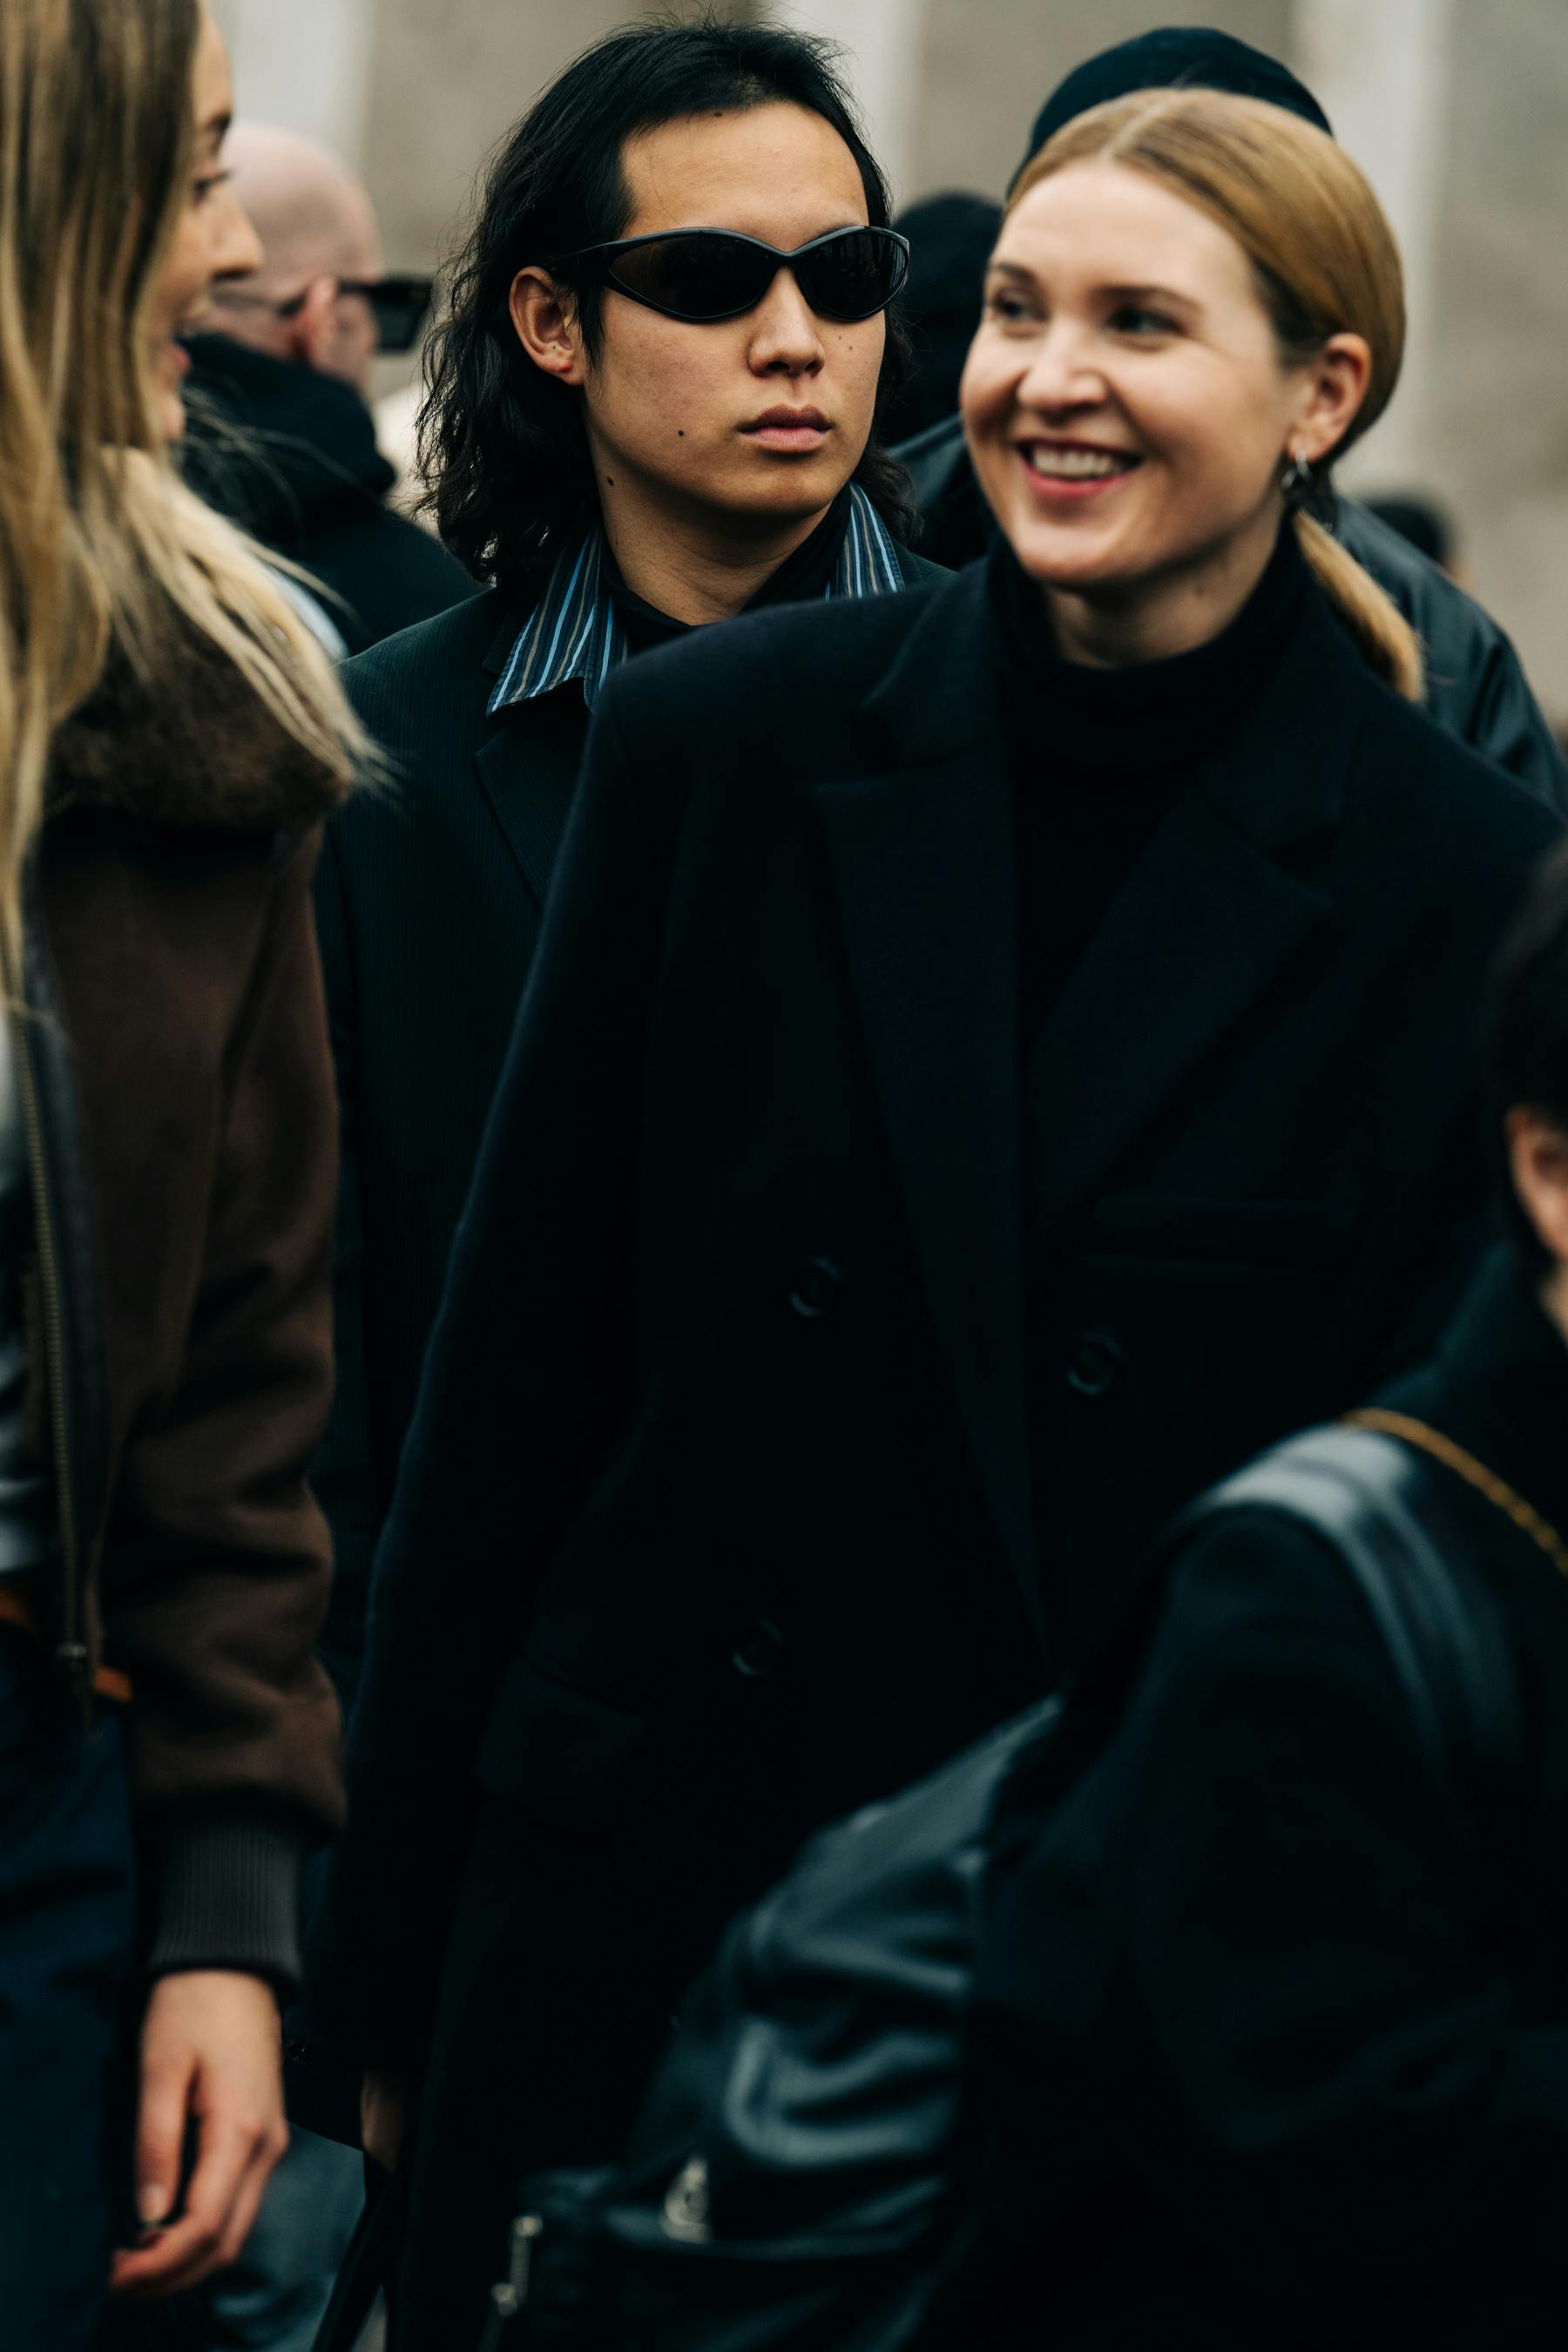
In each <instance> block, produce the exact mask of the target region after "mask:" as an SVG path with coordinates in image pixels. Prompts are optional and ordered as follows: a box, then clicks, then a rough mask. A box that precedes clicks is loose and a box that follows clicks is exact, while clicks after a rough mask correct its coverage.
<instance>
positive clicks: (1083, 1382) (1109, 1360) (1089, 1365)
mask: <svg viewBox="0 0 1568 2352" xmlns="http://www.w3.org/2000/svg"><path fill="white" fill-rule="evenodd" d="M1120 1371H1121V1349H1120V1348H1119V1347H1118V1346H1117V1344H1116V1342H1115V1340H1114V1339H1108V1338H1107V1336H1106V1334H1105V1333H1104V1332H1103V1331H1086V1332H1085V1333H1084V1334H1083V1336H1082V1338H1081V1339H1079V1343H1078V1346H1077V1347H1076V1348H1075V1349H1074V1350H1073V1358H1072V1361H1071V1363H1070V1364H1069V1365H1068V1388H1069V1389H1076V1390H1077V1391H1078V1392H1079V1396H1086V1397H1098V1396H1103V1395H1104V1394H1105V1391H1106V1390H1107V1389H1108V1388H1110V1384H1111V1382H1112V1381H1114V1380H1115V1378H1116V1376H1117V1374H1118V1373H1119V1372H1120Z"/></svg>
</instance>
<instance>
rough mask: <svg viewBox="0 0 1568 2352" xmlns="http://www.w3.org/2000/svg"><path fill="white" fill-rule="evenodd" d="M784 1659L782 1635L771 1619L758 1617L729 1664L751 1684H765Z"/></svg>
mask: <svg viewBox="0 0 1568 2352" xmlns="http://www.w3.org/2000/svg"><path fill="white" fill-rule="evenodd" d="M783 1657H784V1635H783V1634H782V1633H780V1632H779V1629H778V1627H777V1626H776V1625H775V1624H774V1623H773V1619H772V1618H771V1617H759V1618H758V1620H757V1622H756V1623H755V1624H754V1625H753V1626H752V1629H751V1632H750V1633H748V1634H747V1635H746V1638H745V1640H744V1641H743V1642H742V1643H741V1646H740V1648H739V1649H738V1650H737V1651H736V1652H735V1654H734V1655H733V1657H732V1658H731V1661H730V1664H731V1665H732V1666H733V1667H734V1669H735V1672H736V1673H737V1674H738V1675H745V1677H746V1680H747V1681H748V1682H752V1683H761V1682H766V1680H767V1678H768V1676H769V1675H773V1674H776V1673H777V1672H778V1669H779V1664H780V1662H781V1661H782V1659H783Z"/></svg>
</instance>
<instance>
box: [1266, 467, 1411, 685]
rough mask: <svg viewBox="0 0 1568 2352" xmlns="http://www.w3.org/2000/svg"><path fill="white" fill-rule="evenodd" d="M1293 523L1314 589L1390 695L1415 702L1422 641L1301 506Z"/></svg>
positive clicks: (1382, 592) (1383, 593)
mask: <svg viewBox="0 0 1568 2352" xmlns="http://www.w3.org/2000/svg"><path fill="white" fill-rule="evenodd" d="M1293 520H1294V522H1295V526H1296V536H1297V538H1298V539H1299V540H1300V543H1301V552H1302V554H1303V555H1304V556H1305V557H1306V559H1307V562H1309V564H1310V566H1311V569H1312V572H1313V575H1314V577H1315V578H1316V580H1317V583H1318V585H1319V587H1320V588H1321V590H1322V592H1323V593H1324V595H1325V596H1327V598H1328V600H1329V602H1330V604H1331V605H1332V606H1333V608H1334V610H1335V612H1336V613H1337V614H1339V616H1340V618H1341V620H1342V621H1343V622H1344V624H1345V625H1346V627H1347V628H1348V629H1349V631H1350V633H1351V635H1352V637H1353V638H1354V639H1355V641H1356V644H1357V645H1358V646H1360V647H1361V650H1362V652H1363V655H1364V656H1365V657H1366V659H1367V661H1368V662H1369V663H1370V664H1371V666H1372V667H1373V669H1374V670H1375V671H1376V672H1377V674H1378V676H1379V677H1381V678H1384V679H1385V680H1386V682H1387V683H1388V684H1389V685H1390V686H1391V687H1392V688H1394V692H1395V694H1402V695H1403V696H1404V697H1405V701H1406V702H1420V701H1421V700H1422V699H1423V698H1425V695H1426V660H1425V658H1424V656H1423V655H1422V651H1421V640H1420V638H1419V637H1418V636H1417V635H1416V634H1415V630H1414V629H1413V628H1412V627H1411V625H1410V624H1409V622H1408V621H1407V620H1406V619H1405V615H1404V614H1403V613H1402V612H1401V611H1400V609H1399V607H1398V605H1397V604H1395V603H1394V599H1393V597H1392V596H1391V595H1390V594H1389V593H1388V591H1387V590H1386V589H1385V588H1380V587H1379V586H1378V584H1377V582H1376V581H1375V580H1374V579H1373V576H1372V574H1371V572H1367V571H1365V570H1363V567H1362V565H1361V564H1359V563H1358V562H1356V560H1355V557H1354V556H1353V555H1352V554H1351V553H1350V552H1349V551H1347V550H1346V549H1345V548H1342V546H1341V545H1340V543H1339V541H1338V540H1337V539H1335V538H1334V537H1333V535H1332V533H1331V532H1330V531H1327V530H1324V529H1323V526H1322V524H1321V522H1317V521H1315V520H1313V518H1312V517H1311V516H1310V514H1308V513H1306V512H1305V511H1304V510H1303V509H1300V508H1298V509H1297V511H1296V514H1295V516H1294V518H1293Z"/></svg>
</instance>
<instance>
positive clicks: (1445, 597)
mask: <svg viewBox="0 0 1568 2352" xmlns="http://www.w3.org/2000/svg"><path fill="white" fill-rule="evenodd" d="M1331 521H1332V527H1333V531H1334V536H1335V537H1336V538H1337V539H1338V541H1339V542H1340V544H1341V546H1342V547H1343V548H1344V549H1345V550H1346V551H1348V552H1349V553H1350V554H1352V555H1353V556H1354V557H1355V559H1356V562H1358V563H1360V564H1361V565H1363V568H1364V569H1365V570H1366V571H1368V572H1371V574H1372V576H1373V579H1374V580H1375V581H1377V583H1379V585H1380V586H1382V587H1384V588H1386V589H1387V591H1388V593H1389V594H1390V595H1391V596H1392V597H1393V599H1394V603H1395V604H1397V605H1398V607H1399V609H1400V611H1401V612H1402V613H1403V614H1404V615H1405V619H1406V620H1407V621H1408V622H1409V623H1410V625H1411V626H1412V627H1413V628H1414V629H1415V633H1416V635H1418V636H1419V637H1420V639H1421V642H1422V645H1423V646H1424V647H1425V649H1426V708H1427V710H1428V711H1429V712H1430V714H1431V716H1432V717H1433V718H1434V719H1436V721H1437V724H1438V725H1439V726H1440V727H1446V728H1447V730H1448V731H1449V733H1450V734H1453V735H1457V736H1458V738H1459V739H1460V740H1461V741H1462V742H1465V743H1468V744H1469V745H1470V746H1471V748H1472V750H1474V751H1479V752H1480V754H1481V756H1482V758H1483V759H1487V760H1490V761H1492V762H1493V764H1494V765H1495V766H1497V767H1500V768H1503V769H1506V770H1507V772H1508V773H1509V774H1510V776H1514V777H1517V779H1518V781H1519V782H1521V784H1523V785H1525V786H1526V787H1527V789H1528V790H1529V791H1531V792H1532V793H1534V794H1535V796H1536V798H1537V799H1538V800H1542V801H1544V802H1545V803H1546V805H1547V807H1548V808H1551V809H1553V810H1555V812H1556V813H1557V814H1558V815H1559V816H1568V762H1565V761H1564V760H1563V753H1562V752H1561V751H1559V749H1558V747H1557V743H1556V740H1555V739H1554V738H1553V736H1552V730H1551V728H1550V727H1549V726H1548V725H1547V722H1546V719H1545V716H1544V714H1543V712H1542V709H1541V707H1540V705H1539V704H1538V703H1537V701H1536V699H1535V698H1534V696H1533V695H1532V694H1531V690H1530V688H1529V686H1528V684H1527V683H1526V680H1525V676H1524V671H1523V669H1522V668H1521V665H1520V659H1519V656H1518V655H1517V654H1516V653H1515V651H1514V649H1513V646H1511V644H1510V642H1509V639H1508V638H1507V637H1506V636H1505V635H1504V634H1503V632H1502V631H1501V629H1500V628H1499V626H1498V625H1497V623H1496V622H1495V621H1494V620H1493V619H1492V618H1491V616H1490V614H1488V613H1485V612H1483V611H1482V610H1481V607H1480V606H1479V604H1476V603H1475V602H1474V600H1473V599H1472V598H1470V597H1468V596H1467V595H1466V593H1465V592H1464V590H1463V589H1462V588H1460V587H1459V586H1458V585H1457V583H1455V582H1454V581H1452V580H1450V579H1449V578H1448V576H1447V572H1442V571H1440V570H1439V569H1438V567H1437V566H1436V564H1435V563H1433V562H1430V561H1429V560H1428V559H1427V557H1426V556H1425V555H1423V554H1422V553H1421V551H1420V550H1419V548H1415V547H1412V546H1411V545H1410V544H1409V542H1408V541H1405V540H1403V539H1401V538H1400V536H1399V534H1398V532H1397V531H1396V530H1391V529H1390V527H1389V526H1388V524H1387V523H1385V522H1384V521H1383V520H1381V519H1380V518H1379V517H1378V516H1376V515H1374V514H1372V513H1369V511H1368V510H1367V509H1366V508H1365V507H1362V506H1357V505H1356V504H1355V502H1354V500H1353V499H1338V500H1336V501H1335V506H1334V511H1333V514H1332V517H1331Z"/></svg>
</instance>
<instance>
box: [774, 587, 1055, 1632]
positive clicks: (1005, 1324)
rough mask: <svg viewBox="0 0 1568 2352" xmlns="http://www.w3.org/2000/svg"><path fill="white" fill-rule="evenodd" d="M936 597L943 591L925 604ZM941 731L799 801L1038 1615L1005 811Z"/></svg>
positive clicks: (967, 1413) (1012, 1558) (998, 1498)
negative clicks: (834, 907) (810, 800)
mask: <svg viewBox="0 0 1568 2352" xmlns="http://www.w3.org/2000/svg"><path fill="white" fill-rule="evenodd" d="M951 602H952V592H948V593H945V594H944V595H943V596H942V598H941V599H939V600H938V604H939V607H950V606H951ZM943 619H944V624H945V625H946V626H948V627H951V625H952V622H951V618H950V617H949V616H947V615H944V616H943ZM928 626H929V624H922V625H921V629H920V630H919V631H917V633H916V635H917V637H923V636H924V635H926V632H927V627H928ZM939 642H940V632H939ZM914 653H915V640H914V639H911V641H910V646H909V647H908V648H907V653H906V656H901V657H900V664H899V665H898V667H899V669H900V671H902V672H904V673H905V674H906V675H911V676H912V675H918V674H919V667H920V665H919V660H918V658H917V659H916V660H915V661H914V662H913V663H912V664H911V662H910V659H909V658H908V656H912V655H914ZM949 658H951V648H950V649H949ZM960 674H961V675H964V674H965V673H964V672H963V668H962V667H961V670H960ZM949 675H950V676H951V675H952V673H951V672H950V673H949ZM965 701H966V704H968V706H969V707H970V708H971V709H973V702H972V699H971V698H969V697H967V696H966V697H965ZM910 715H912V714H910V713H909V712H906V713H905V714H904V716H905V717H906V718H908V717H910ZM948 716H949V717H951V714H948ZM900 731H902V730H900ZM944 739H945V740H944ZM916 740H920V730H918V729H917V730H916ZM925 740H927V741H929V742H930V743H931V747H932V749H933V750H934V751H935V754H936V756H935V757H934V758H932V759H931V760H930V761H922V763H921V764H920V765H918V766H917V765H900V766H897V767H887V768H883V769H881V770H879V771H878V772H873V773H871V774H870V775H868V776H863V777H861V778H860V779H858V781H856V782H847V783H823V784H819V785H817V786H816V795H815V796H816V803H817V806H818V809H819V811H820V814H821V817H822V821H823V824H824V827H825V829H826V838H827V846H828V855H829V861H830V865H831V868H832V874H833V880H834V886H835V889H836V893H837V902H838V913H839V919H840V926H841V930H842V936H843V940H844V947H845V952H846V955H847V961H848V965H849V970H850V974H851V984H852V987H853V991H854V997H855V1002H856V1006H857V1010H858V1017H859V1021H860V1024H861V1028H862V1030H863V1033H864V1036H865V1040H866V1045H867V1051H868V1057H869V1060H870V1064H871V1069H872V1074H873V1081H874V1085H875V1087H876V1093H877V1097H878V1101H879V1108H880V1110H881V1114H882V1118H883V1121H884V1124H885V1127H886V1129H887V1132H888V1135H889V1140H890V1143H891V1146H892V1153H893V1159H894V1162H895V1165H896V1167H897V1170H898V1174H899V1179H900V1185H901V1189H902V1194H903V1199H904V1202H905V1206H906V1208H907V1211H908V1214H909V1219H910V1227H911V1230H912V1234H913V1240H914V1247H915V1253H916V1258H917V1261H918V1264H919V1266H920V1269H921V1276H922V1284H923V1288H924V1291H925V1295H926V1298H927V1301H928V1303H929V1306H930V1309H931V1317H932V1320H933V1322H934V1324H935V1327H936V1338H937V1342H938V1348H939V1351H940V1354H941V1356H942V1362H943V1364H944V1366H945V1368H946V1370H947V1374H948V1379H949V1384H950V1389H951V1393H952V1402H953V1404H954V1407H955V1409H956V1412H957V1417H958V1420H959V1423H960V1425H961V1428H962V1430H963V1434H964V1438H965V1441H966V1445H967V1450H968V1452H969V1454H970V1457H971V1460H972V1463H973V1468H974V1472H975V1475H976V1477H977V1481H978V1484H979V1486H980V1489H981V1492H982V1495H983V1497H984V1504H985V1507H986V1509H987V1512H988V1515H989V1517H990V1519H991V1522H992V1524H993V1527H994V1531H995V1533H996V1536H997V1539H998V1543H999V1547H1000V1549H1001V1551H1002V1554H1003V1556H1004V1558H1005V1560H1006V1562H1007V1564H1008V1566H1009V1567H1010V1568H1011V1570H1013V1572H1014V1574H1015V1576H1016V1579H1017V1581H1018V1583H1019V1586H1020V1589H1021V1591H1023V1594H1024V1596H1025V1600H1026V1606H1027V1607H1028V1609H1029V1611H1030V1612H1031V1614H1033V1615H1034V1616H1035V1617H1036V1620H1037V1622H1039V1619H1038V1599H1037V1592H1036V1579H1035V1576H1034V1573H1033V1565H1032V1560H1033V1537H1032V1531H1031V1517H1030V1515H1031V1494H1030V1486H1029V1466H1028V1454H1027V1447H1026V1426H1025V1414H1024V1371H1023V1327H1022V1316H1021V1308H1020V1254H1019V1160H1020V1150H1019V1118H1018V1112H1019V1100H1018V1048H1017V1027H1016V1020H1017V1006H1016V998H1017V974H1016V937H1015V924H1014V883H1013V824H1012V808H1011V801H1010V795H1009V788H1008V783H1007V779H1006V776H1005V772H1004V770H1003V767H1002V765H1001V763H1000V761H998V760H997V758H996V756H995V751H994V746H993V745H991V744H988V743H984V742H980V743H976V742H973V741H970V742H967V743H965V742H963V741H962V740H958V741H954V740H952V728H951V725H947V726H938V727H937V728H935V729H934V730H932V731H931V734H930V735H929V736H927V737H926V739H925Z"/></svg>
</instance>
